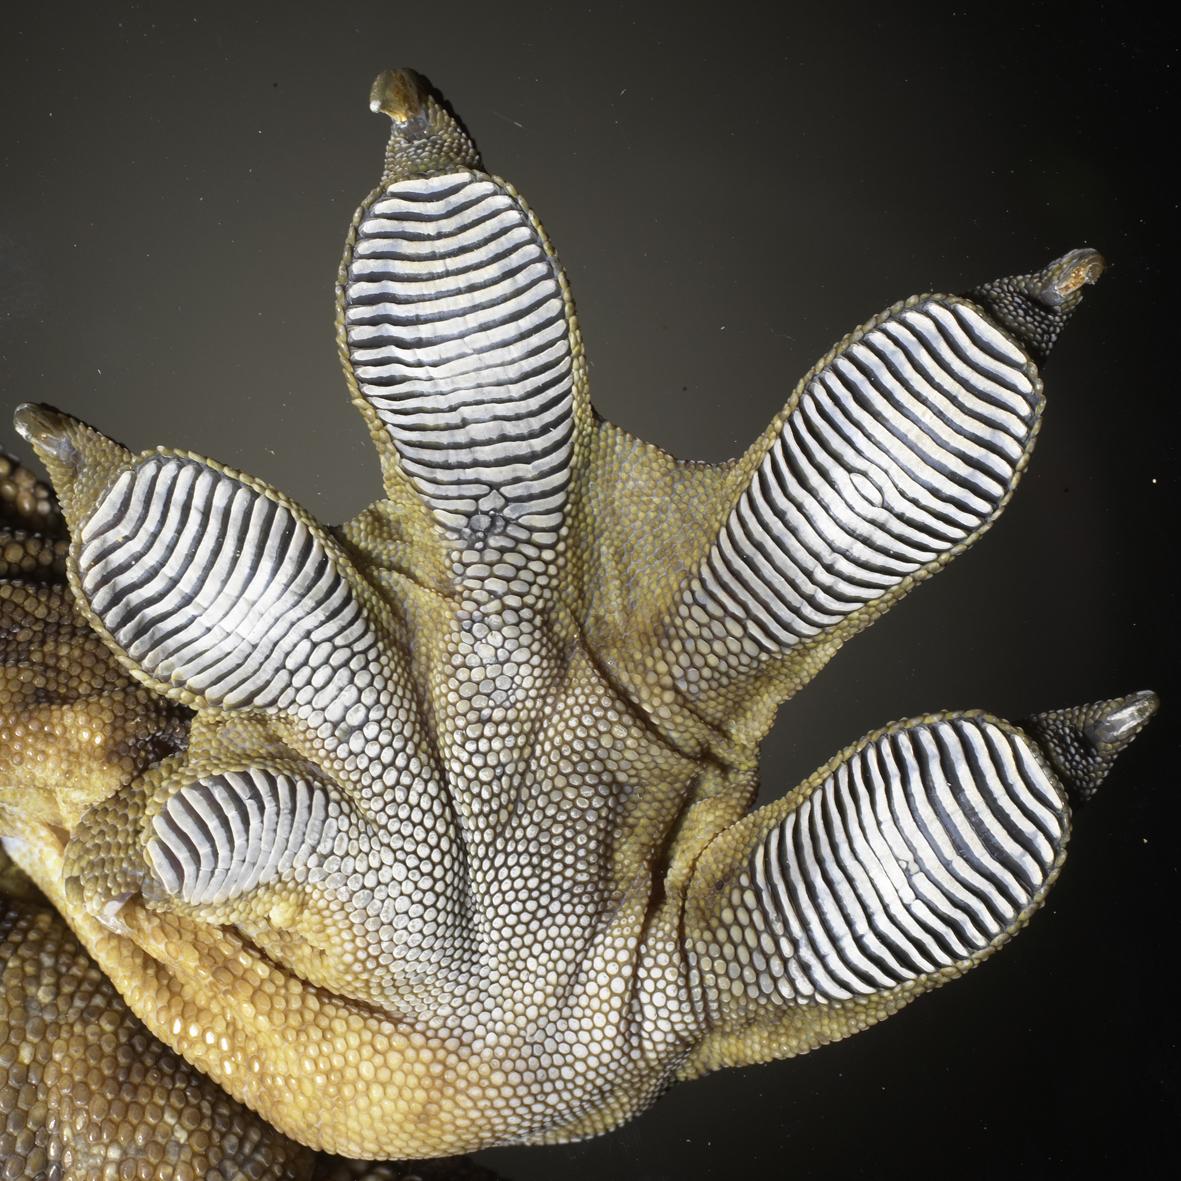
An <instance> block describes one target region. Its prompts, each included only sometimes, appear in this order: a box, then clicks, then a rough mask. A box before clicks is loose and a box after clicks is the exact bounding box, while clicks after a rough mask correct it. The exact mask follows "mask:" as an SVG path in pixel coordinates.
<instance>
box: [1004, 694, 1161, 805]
mask: <svg viewBox="0 0 1181 1181" xmlns="http://www.w3.org/2000/svg"><path fill="white" fill-rule="evenodd" d="M1159 708H1160V699H1159V698H1158V697H1157V695H1156V694H1155V693H1153V692H1152V691H1151V690H1147V689H1144V690H1141V691H1140V692H1138V693H1129V694H1127V695H1126V696H1124V697H1114V698H1112V699H1111V700H1109V701H1096V702H1094V703H1092V704H1090V705H1076V706H1071V707H1069V708H1067V709H1056V710H1050V711H1048V712H1046V713H1041V714H1035V715H1034V716H1033V717H1032V718H1030V719H1029V720H1028V721H1027V722H1024V723H1022V726H1023V728H1024V729H1025V730H1026V731H1027V732H1028V733H1029V734H1030V735H1031V736H1032V737H1033V738H1035V739H1036V740H1037V742H1038V745H1039V746H1040V747H1041V749H1042V751H1043V752H1044V753H1045V755H1046V757H1047V758H1048V759H1049V761H1050V764H1051V765H1052V766H1053V768H1054V770H1055V772H1056V773H1057V775H1058V777H1059V779H1061V780H1062V782H1063V784H1064V785H1065V786H1066V789H1067V791H1068V792H1069V793H1070V794H1071V796H1073V797H1074V799H1075V800H1076V801H1080V802H1081V801H1085V800H1089V799H1090V798H1091V797H1092V796H1093V795H1094V794H1095V792H1096V791H1097V790H1098V788H1099V785H1100V784H1101V783H1102V782H1103V780H1104V779H1105V778H1106V776H1107V773H1108V772H1109V771H1110V770H1111V767H1112V764H1113V763H1114V762H1115V760H1116V757H1117V756H1118V755H1119V754H1120V753H1121V752H1122V751H1123V750H1125V749H1126V748H1127V747H1128V745H1129V744H1130V743H1131V742H1132V740H1133V739H1134V738H1136V736H1137V735H1138V734H1139V733H1140V732H1141V731H1142V730H1143V729H1144V727H1145V726H1147V725H1148V723H1149V722H1150V721H1152V719H1153V717H1154V716H1155V714H1156V711H1157V710H1158V709H1159Z"/></svg>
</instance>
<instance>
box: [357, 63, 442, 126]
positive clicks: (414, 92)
mask: <svg viewBox="0 0 1181 1181" xmlns="http://www.w3.org/2000/svg"><path fill="white" fill-rule="evenodd" d="M429 94H430V92H429V89H428V87H427V84H426V79H424V78H423V76H422V75H421V74H418V73H415V71H414V70H382V72H381V73H380V74H378V75H377V77H376V78H374V80H373V85H372V86H371V87H370V88H369V109H370V110H371V111H372V112H373V113H374V114H375V115H376V114H378V113H379V112H380V113H381V114H383V115H388V116H389V117H390V118H391V119H392V120H393V121H394V122H395V123H396V124H398V127H399V129H400V130H401V131H402V134H404V135H406V136H407V138H415V132H416V131H417V133H418V135H423V134H425V132H426V129H427V119H428V110H427V99H428V98H429Z"/></svg>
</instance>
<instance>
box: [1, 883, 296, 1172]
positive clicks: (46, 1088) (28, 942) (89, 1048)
mask: <svg viewBox="0 0 1181 1181" xmlns="http://www.w3.org/2000/svg"><path fill="white" fill-rule="evenodd" d="M313 1157H314V1153H312V1152H311V1151H310V1150H309V1149H306V1148H304V1147H302V1146H301V1145H298V1144H296V1143H295V1142H294V1141H291V1140H288V1139H286V1138H285V1137H282V1136H279V1135H278V1134H276V1133H275V1131H274V1129H273V1128H271V1127H270V1125H268V1124H267V1123H266V1122H265V1121H264V1120H262V1119H261V1118H260V1117H259V1116H257V1115H255V1114H254V1113H253V1112H251V1111H249V1110H247V1109H246V1108H244V1107H243V1106H242V1105H241V1104H240V1103H237V1102H235V1101H234V1100H233V1099H231V1098H230V1097H229V1096H228V1095H227V1094H226V1093H225V1092H224V1091H222V1090H221V1089H220V1088H219V1087H217V1086H214V1085H213V1084H212V1083H211V1082H210V1081H209V1080H208V1079H207V1078H205V1077H204V1076H203V1075H202V1074H200V1073H199V1072H198V1071H197V1070H195V1069H194V1068H193V1067H192V1066H190V1065H189V1063H187V1062H186V1061H185V1060H184V1059H183V1058H181V1057H180V1056H179V1055H178V1054H176V1053H175V1052H174V1051H172V1050H170V1049H168V1048H167V1047H166V1046H165V1045H163V1044H162V1043H161V1042H160V1041H158V1040H157V1039H156V1038H155V1037H153V1036H152V1035H151V1034H150V1033H149V1032H148V1031H147V1030H146V1029H145V1028H144V1026H143V1024H142V1023H141V1022H140V1021H137V1020H136V1018H135V1017H134V1016H132V1014H131V1012H130V1011H129V1010H128V1009H127V1007H126V1006H125V1005H124V1004H123V1002H122V1000H121V999H120V997H119V995H118V993H116V992H115V989H114V987H113V985H112V984H111V982H110V980H109V979H107V977H106V976H104V975H103V973H102V972H101V971H100V970H99V968H98V966H97V965H96V964H95V963H94V962H93V961H92V960H91V959H90V957H89V956H88V955H87V954H86V953H85V952H84V951H83V950H82V948H81V947H80V946H79V944H78V942H77V940H76V939H74V937H73V935H72V934H71V933H70V931H69V929H68V928H67V927H66V925H65V923H64V922H63V921H62V920H61V918H60V917H59V916H58V915H57V914H56V913H55V912H54V911H53V910H52V909H51V908H50V907H49V906H48V905H44V904H43V905H41V906H36V905H34V904H30V903H22V902H16V901H14V900H10V899H8V898H5V897H3V896H0V1162H2V1163H0V1177H3V1178H4V1181H18V1179H19V1181H28V1179H32V1178H45V1179H46V1181H58V1179H60V1181H132V1179H133V1181H204V1179H206V1178H209V1179H210V1181H213V1179H224V1181H231V1179H234V1181H237V1179H241V1181H246V1179H247V1178H249V1179H251V1181H255V1179H257V1181H262V1179H263V1178H271V1179H273V1181H289V1179H290V1181H302V1179H305V1178H306V1179H310V1178H311V1176H312V1166H313V1163H314V1161H313Z"/></svg>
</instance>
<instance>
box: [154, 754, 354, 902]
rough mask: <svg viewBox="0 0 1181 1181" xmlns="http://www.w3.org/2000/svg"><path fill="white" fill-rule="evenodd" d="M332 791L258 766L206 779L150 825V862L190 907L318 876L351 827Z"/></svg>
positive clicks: (303, 778) (161, 879)
mask: <svg viewBox="0 0 1181 1181" xmlns="http://www.w3.org/2000/svg"><path fill="white" fill-rule="evenodd" d="M345 819H346V818H345V816H344V813H343V809H342V804H341V802H340V800H339V799H338V798H337V797H336V795H335V793H334V791H333V789H331V788H329V787H328V786H326V785H324V784H323V783H320V782H317V781H316V780H314V779H312V778H310V777H307V776H300V775H293V774H286V773H280V772H273V771H269V770H263V769H259V768H250V769H247V770H244V771H232V772H227V773H225V774H221V775H210V776H205V777H203V778H201V779H198V780H196V781H195V782H193V783H190V784H188V785H186V786H184V787H182V788H181V789H180V790H179V791H177V792H175V793H174V794H173V795H172V796H171V797H170V798H169V800H168V802H167V803H166V804H165V806H164V807H163V808H162V809H161V811H160V812H159V813H158V814H157V815H156V817H155V818H154V820H153V821H152V835H151V838H150V839H149V841H148V845H147V850H146V852H147V858H148V863H149V864H150V865H151V867H152V870H153V872H154V873H155V875H156V878H157V879H158V881H159V882H160V883H161V884H162V885H163V887H164V889H165V890H166V891H167V892H168V893H169V894H171V895H173V896H175V897H178V898H180V899H182V900H183V901H184V902H187V903H191V904H207V903H208V904H217V903H222V902H228V901H230V900H232V899H234V898H238V897H240V896H241V895H243V894H246V893H247V892H249V891H251V890H254V889H255V888H257V887H261V886H266V885H268V884H270V883H271V882H274V881H276V880H277V879H281V878H282V879H291V880H294V881H295V882H306V881H308V880H309V878H314V877H315V876H316V875H315V871H316V863H317V860H318V857H317V854H318V851H319V850H323V849H329V850H330V849H331V848H332V847H333V844H334V842H335V841H336V838H337V835H338V833H340V832H341V831H342V830H343V829H344V828H345Z"/></svg>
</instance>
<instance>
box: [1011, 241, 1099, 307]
mask: <svg viewBox="0 0 1181 1181" xmlns="http://www.w3.org/2000/svg"><path fill="white" fill-rule="evenodd" d="M1106 266H1107V263H1106V262H1104V260H1103V255H1101V254H1100V253H1099V251H1098V250H1092V249H1091V248H1090V247H1089V246H1084V247H1083V248H1082V249H1081V250H1072V251H1071V252H1070V253H1069V254H1064V255H1063V256H1062V257H1061V258H1059V259H1055V260H1054V261H1053V262H1052V263H1050V265H1049V266H1048V267H1046V268H1045V270H1043V271H1041V272H1040V273H1039V274H1037V275H1033V276H1030V294H1031V295H1032V296H1033V297H1034V298H1035V299H1037V300H1038V301H1039V302H1041V303H1044V304H1045V305H1046V306H1047V307H1052V308H1056V307H1059V306H1061V305H1062V304H1063V303H1065V302H1066V300H1067V299H1068V298H1069V297H1070V296H1072V295H1073V294H1074V293H1075V292H1076V291H1078V290H1080V289H1081V288H1083V287H1091V286H1093V285H1094V284H1095V283H1098V282H1099V276H1100V275H1102V274H1103V271H1104V268H1105V267H1106Z"/></svg>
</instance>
